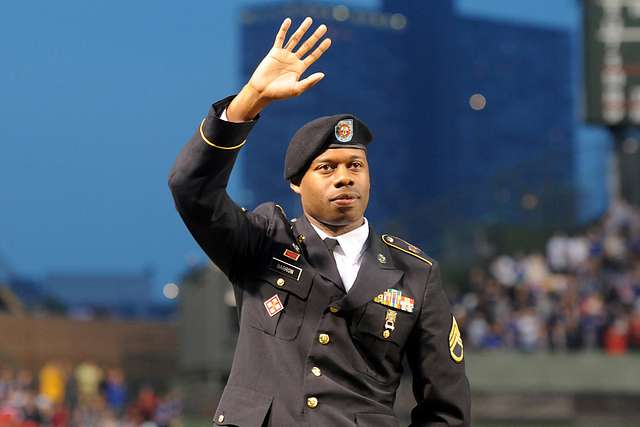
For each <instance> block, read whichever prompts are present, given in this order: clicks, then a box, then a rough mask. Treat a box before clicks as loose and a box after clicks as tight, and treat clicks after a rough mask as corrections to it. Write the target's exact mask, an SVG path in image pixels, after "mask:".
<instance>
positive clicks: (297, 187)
mask: <svg viewBox="0 0 640 427" xmlns="http://www.w3.org/2000/svg"><path fill="white" fill-rule="evenodd" d="M289 188H291V190H293V192H294V193H296V194H300V186H299V185H296V184H294V183H293V182H290V183H289Z"/></svg>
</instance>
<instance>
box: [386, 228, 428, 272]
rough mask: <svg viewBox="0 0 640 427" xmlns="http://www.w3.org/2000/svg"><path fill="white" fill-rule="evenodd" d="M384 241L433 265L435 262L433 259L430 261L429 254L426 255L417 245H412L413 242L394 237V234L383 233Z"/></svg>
mask: <svg viewBox="0 0 640 427" xmlns="http://www.w3.org/2000/svg"><path fill="white" fill-rule="evenodd" d="M382 241H383V242H384V243H385V244H386V245H387V246H391V247H392V248H396V249H398V250H400V251H402V252H404V253H407V254H409V255H412V256H414V257H416V258H418V259H420V260H422V261H424V262H426V263H427V264H429V265H433V263H432V262H431V261H429V260H428V259H427V256H426V255H425V253H424V252H422V250H421V249H420V248H419V247H417V246H414V245H412V244H411V243H408V242H405V241H404V240H402V239H401V238H399V237H394V236H389V235H388V234H383V235H382Z"/></svg>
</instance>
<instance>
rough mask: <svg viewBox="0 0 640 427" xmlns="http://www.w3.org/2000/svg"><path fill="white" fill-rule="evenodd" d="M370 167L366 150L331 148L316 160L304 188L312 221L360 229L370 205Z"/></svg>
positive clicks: (297, 187)
mask: <svg viewBox="0 0 640 427" xmlns="http://www.w3.org/2000/svg"><path fill="white" fill-rule="evenodd" d="M369 185H370V183H369V164H368V163H367V154H366V151H364V150H361V149H358V148H329V149H328V150H325V151H324V152H323V153H321V154H320V155H319V156H318V157H316V158H315V159H314V160H313V162H312V163H311V165H310V166H309V169H307V171H306V172H305V174H304V176H303V177H302V180H301V181H300V185H295V184H291V189H292V190H293V191H295V192H296V193H298V194H300V198H301V201H302V209H303V210H304V212H305V214H306V215H307V216H309V217H311V219H312V220H313V219H315V220H316V221H318V222H320V223H322V224H325V225H327V226H330V227H347V228H349V229H350V228H351V227H350V226H353V228H356V227H357V226H359V225H362V217H363V216H364V211H365V209H366V208H367V204H368V203H369Z"/></svg>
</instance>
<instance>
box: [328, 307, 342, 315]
mask: <svg viewBox="0 0 640 427" xmlns="http://www.w3.org/2000/svg"><path fill="white" fill-rule="evenodd" d="M329 311H330V312H332V313H337V312H339V311H340V309H339V308H338V307H334V306H331V307H329Z"/></svg>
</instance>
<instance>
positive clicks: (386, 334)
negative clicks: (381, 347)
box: [382, 329, 391, 338]
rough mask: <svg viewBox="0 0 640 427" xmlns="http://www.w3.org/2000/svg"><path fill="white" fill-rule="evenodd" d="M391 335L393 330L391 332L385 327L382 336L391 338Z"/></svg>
mask: <svg viewBox="0 0 640 427" xmlns="http://www.w3.org/2000/svg"><path fill="white" fill-rule="evenodd" d="M390 335H391V332H389V330H388V329H385V330H384V332H383V333H382V336H383V337H385V338H389V336H390Z"/></svg>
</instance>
